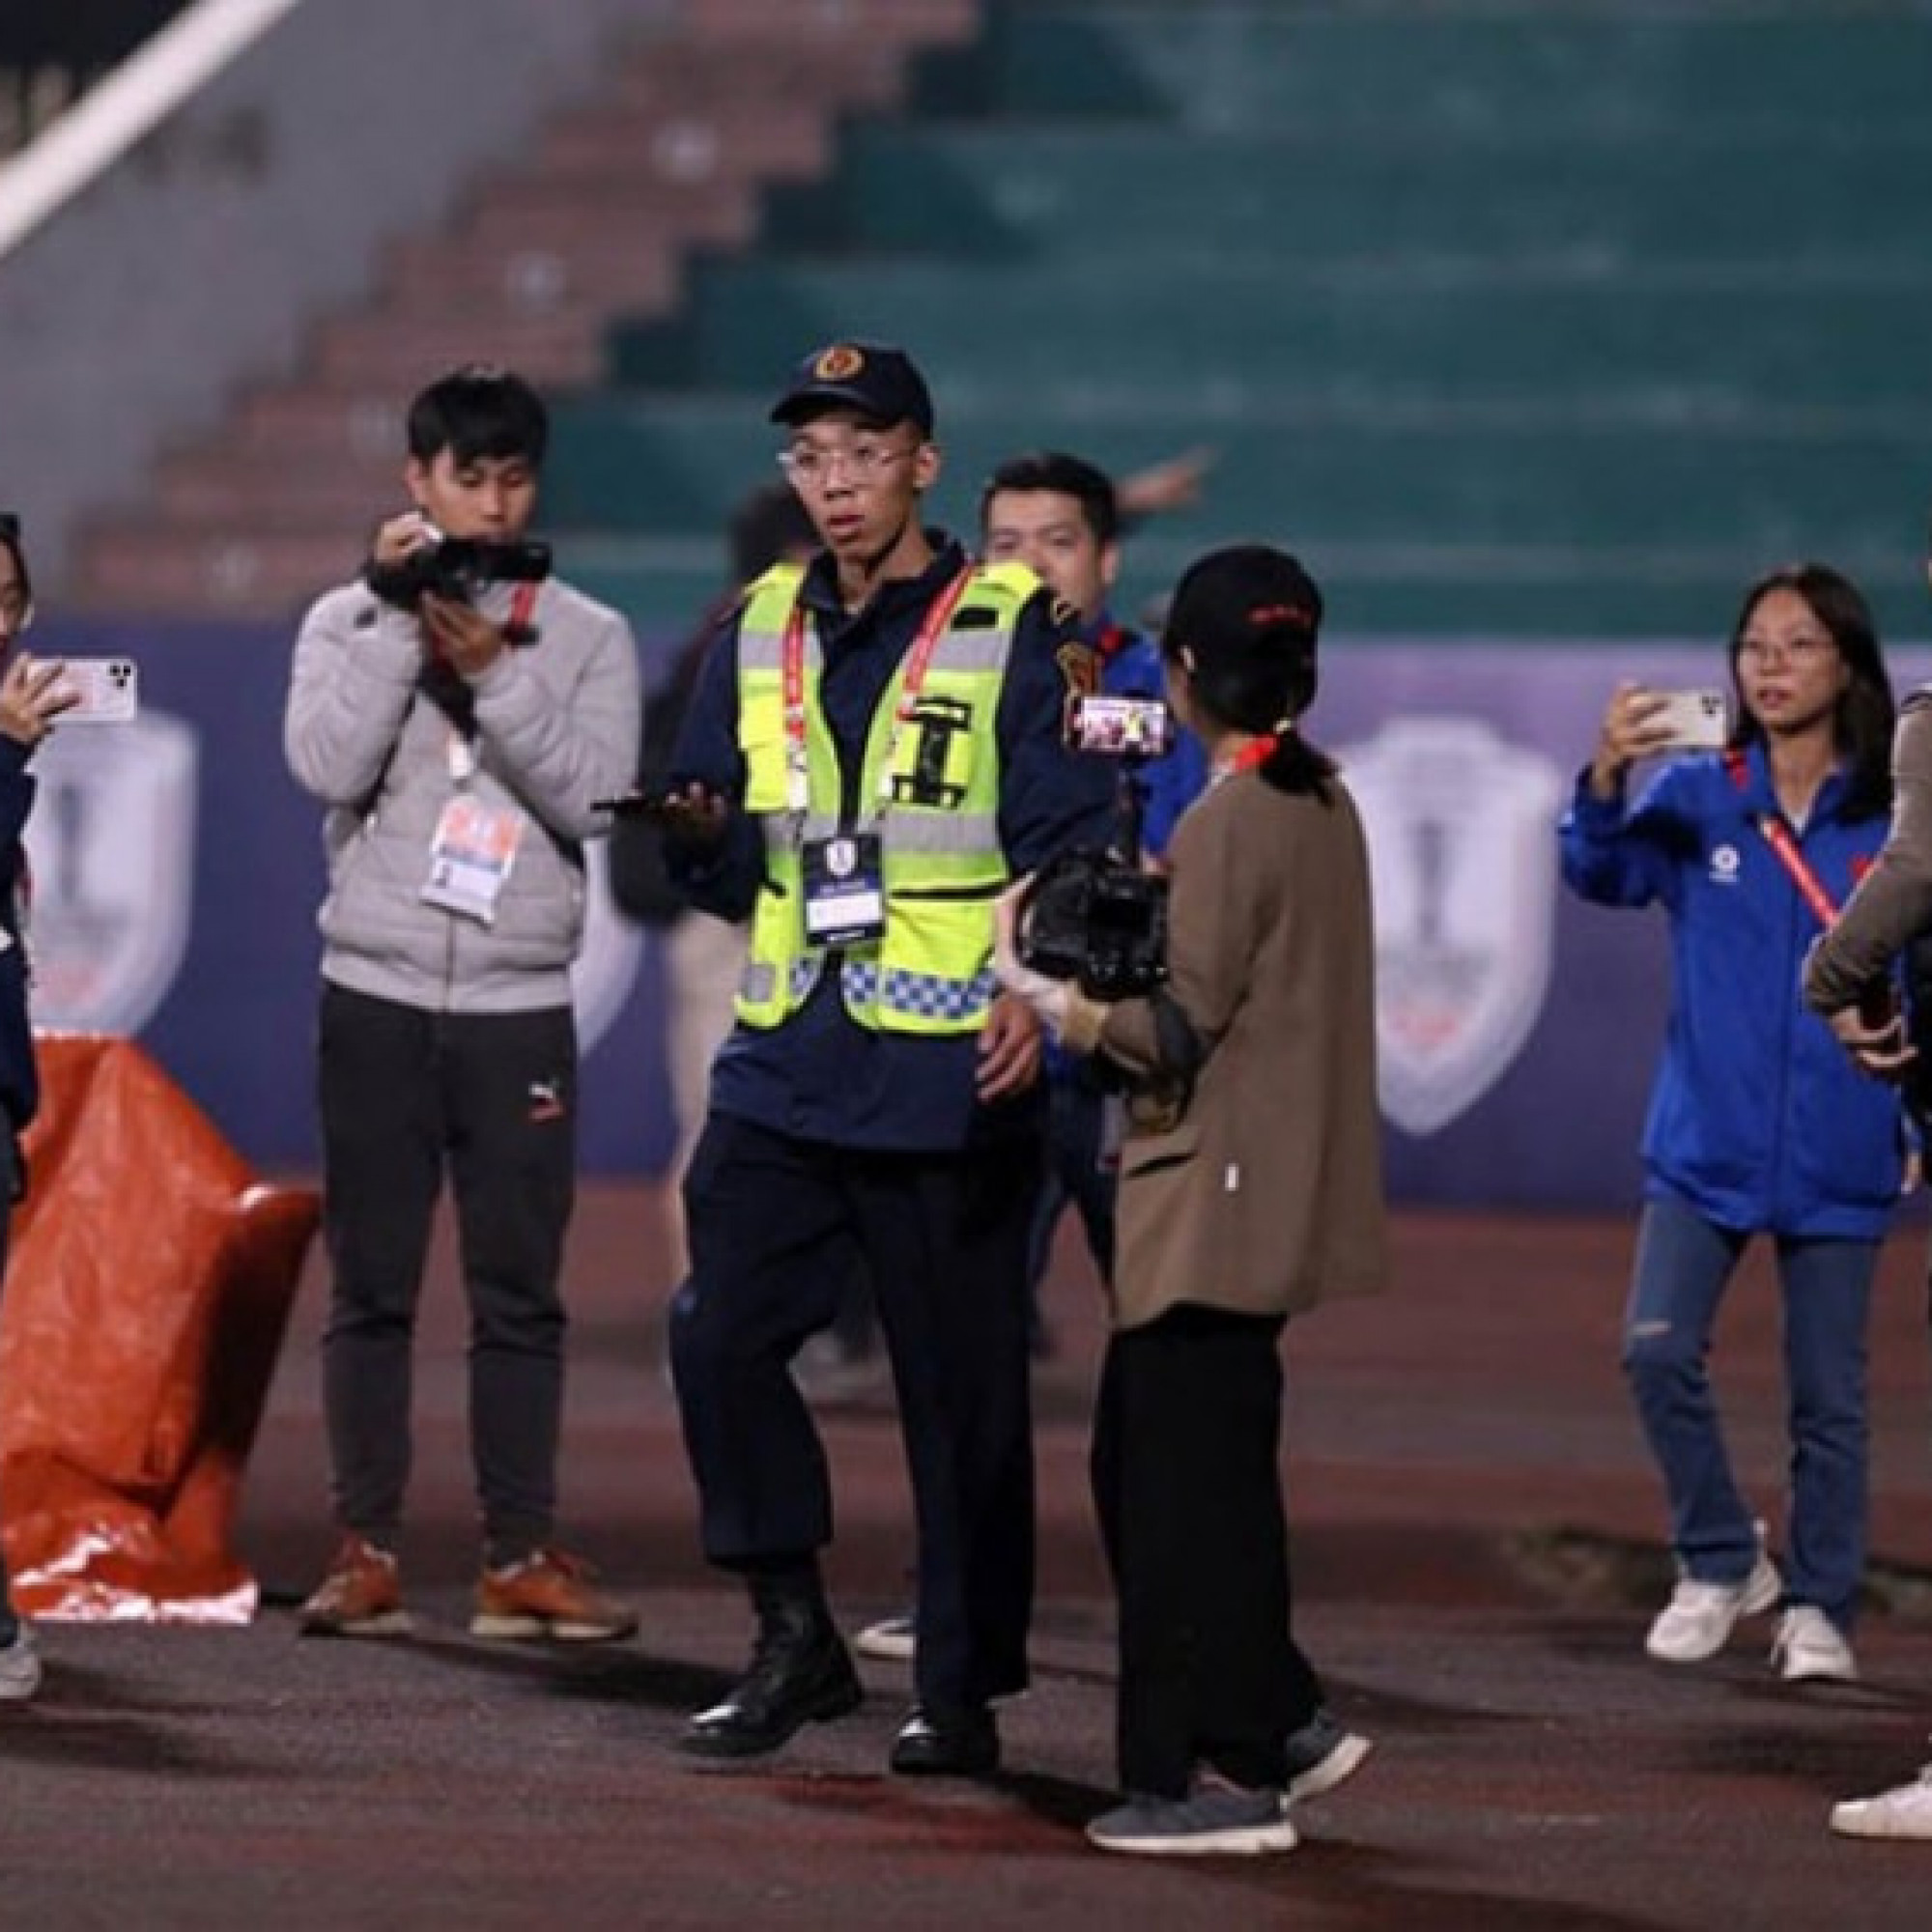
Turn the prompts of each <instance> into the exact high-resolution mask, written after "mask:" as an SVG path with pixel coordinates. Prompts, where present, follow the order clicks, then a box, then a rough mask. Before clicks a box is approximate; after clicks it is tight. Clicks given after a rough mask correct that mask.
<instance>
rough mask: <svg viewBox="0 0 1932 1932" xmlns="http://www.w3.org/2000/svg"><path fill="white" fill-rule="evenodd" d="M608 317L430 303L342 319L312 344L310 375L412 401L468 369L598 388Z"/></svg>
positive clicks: (585, 308)
mask: <svg viewBox="0 0 1932 1932" xmlns="http://www.w3.org/2000/svg"><path fill="white" fill-rule="evenodd" d="M602 323H603V311H602V310H601V309H600V308H598V307H596V306H595V305H593V304H591V303H587V302H582V301H577V300H574V299H573V300H570V301H567V302H565V303H563V304H561V305H559V306H558V307H557V308H555V309H553V310H551V311H550V312H549V313H547V314H543V315H513V314H497V315H487V314H485V315H478V314H466V313H464V312H462V311H460V310H458V311H452V310H451V309H450V308H449V307H448V306H447V305H445V304H438V303H430V304H425V305H424V306H423V307H421V308H419V309H418V308H412V309H410V310H400V309H393V308H392V309H388V310H385V311H384V312H383V313H381V314H373V315H372V314H360V315H349V316H341V317H337V318H335V319H334V320H332V321H328V322H325V323H323V324H322V325H321V327H319V328H318V329H317V330H316V331H315V334H314V337H313V338H312V344H311V354H310V364H309V366H310V369H311V370H312V372H313V374H314V375H315V376H316V377H317V378H318V379H319V380H320V381H321V382H323V383H324V384H340V383H346V382H351V381H354V382H355V383H358V384H362V383H366V384H371V385H373V386H374V387H375V388H377V389H389V390H392V391H393V392H394V393H396V394H397V395H401V396H405V397H407V396H410V395H412V394H414V392H415V391H416V390H417V389H419V388H421V387H422V386H423V385H424V384H426V383H430V382H433V381H434V380H435V379H436V378H437V377H438V376H440V375H442V374H443V373H444V372H445V371H447V370H450V369H453V368H456V367H458V366H459V365H461V364H463V363H467V362H497V363H502V364H504V365H506V366H508V367H509V368H512V369H515V370H518V371H519V372H520V373H522V374H523V375H525V376H526V377H528V378H529V380H530V381H531V382H532V383H534V384H536V385H537V386H538V387H539V388H566V387H572V386H576V385H579V384H586V383H590V382H593V381H595V380H596V378H597V376H598V375H599V374H600V373H601V370H602V360H603V358H602V353H601V334H602Z"/></svg>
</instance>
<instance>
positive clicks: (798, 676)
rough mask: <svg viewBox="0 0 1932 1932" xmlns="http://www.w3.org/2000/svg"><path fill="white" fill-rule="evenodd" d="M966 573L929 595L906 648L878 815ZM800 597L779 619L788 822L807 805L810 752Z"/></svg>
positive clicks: (801, 818)
mask: <svg viewBox="0 0 1932 1932" xmlns="http://www.w3.org/2000/svg"><path fill="white" fill-rule="evenodd" d="M972 577H973V572H972V569H971V567H970V566H969V567H968V568H967V569H965V570H962V571H961V572H960V573H959V575H958V576H957V577H955V578H954V579H953V580H952V582H951V583H949V584H948V585H947V586H946V588H945V589H944V590H942V591H941V592H940V593H939V595H938V596H937V597H935V598H934V599H933V601H932V603H931V605H930V606H929V607H928V608H927V610H926V613H925V616H924V619H923V621H922V622H921V624H920V627H919V632H918V635H917V636H916V637H915V638H914V639H913V641H912V649H911V650H910V651H909V652H908V653H907V655H906V661H905V673H904V676H903V678H902V679H901V681H900V685H899V701H898V704H897V706H896V707H895V710H894V713H893V728H892V734H891V736H890V737H889V738H888V739H887V741H886V755H885V760H884V763H883V764H882V765H881V767H880V771H879V798H878V805H879V815H880V816H881V817H882V818H883V817H884V816H885V812H886V808H887V807H888V806H889V805H891V803H892V798H893V784H892V775H893V768H894V766H895V764H897V762H898V751H899V741H900V739H901V738H902V737H903V736H904V734H905V727H906V725H907V724H908V723H909V722H910V720H911V718H912V715H913V712H914V710H915V709H916V708H917V707H918V704H919V697H920V694H921V692H923V690H924V689H925V674H926V672H927V670H928V669H930V668H931V665H932V659H933V654H934V653H935V652H936V651H937V650H938V649H939V642H940V639H942V638H944V637H945V635H946V632H947V629H948V627H949V626H950V625H951V624H952V613H953V611H956V610H957V609H958V608H959V600H960V598H962V597H963V596H965V594H966V586H967V584H968V583H969V582H971V581H972ZM801 592H802V586H801ZM805 616H806V612H805V599H804V596H803V594H801V595H799V596H796V597H794V598H793V599H792V606H791V615H790V616H789V617H787V618H786V619H785V630H784V647H783V656H782V659H781V674H782V677H783V694H784V733H785V808H786V810H788V811H789V812H790V814H791V817H792V822H793V823H794V825H801V826H802V825H803V824H804V823H805V819H806V814H807V813H808V812H809V811H810V809H811V754H810V744H809V741H808V738H807V731H806V708H805Z"/></svg>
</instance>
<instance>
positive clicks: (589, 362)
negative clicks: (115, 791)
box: [67, 0, 977, 614]
mask: <svg viewBox="0 0 1932 1932" xmlns="http://www.w3.org/2000/svg"><path fill="white" fill-rule="evenodd" d="M976 18H977V8H976V5H975V0H776V4H773V0H705V4H704V5H703V6H701V7H692V8H682V9H678V10H676V11H675V14H674V15H673V14H671V13H670V12H669V11H668V10H667V14H666V20H665V22H664V23H663V25H662V26H661V27H660V30H659V32H658V33H657V34H656V36H655V37H652V38H646V39H642V40H640V41H639V43H638V45H637V48H636V50H635V52H632V53H629V54H627V55H624V56H622V57H613V59H612V62H611V72H610V76H609V78H610V86H609V88H608V89H607V90H606V92H605V94H604V96H603V101H604V104H602V105H600V104H599V103H598V101H597V100H592V101H589V102H586V103H584V104H583V105H582V107H581V108H579V109H577V110H573V111H572V112H571V113H569V114H567V115H565V116H563V117H562V118H561V119H559V120H558V121H557V122H556V123H555V124H554V125H553V126H552V127H551V128H548V129H547V130H546V131H545V133H544V134H542V135H541V136H540V137H539V139H538V140H537V142H536V144H535V145H534V147H533V149H532V150H531V151H529V152H528V153H526V154H524V155H519V156H505V157H504V161H503V165H502V166H501V167H500V168H499V169H498V170H497V172H496V173H495V174H494V175H493V176H491V177H489V178H487V179H484V180H481V181H479V183H478V184H477V186H476V188H475V190H474V192H473V193H472V194H471V195H470V197H469V199H468V200H467V201H466V202H465V203H464V204H463V206H462V207H461V209H460V210H459V212H458V214H457V217H456V218H455V220H454V221H452V223H451V224H450V226H449V228H448V230H447V232H446V233H444V234H442V235H440V236H432V237H416V238H411V239H406V240H404V241H400V242H398V243H397V244H396V245H395V246H394V247H393V248H392V249H391V251H390V252H389V254H388V255H387V256H386V258H385V259H384V263H383V265H382V267H381V270H380V271H379V274H378V276H377V294H376V297H375V298H374V299H373V300H372V301H371V303H370V304H368V305H367V306H366V307H364V308H362V309H359V310H357V311H355V312H353V313H349V314H345V315H341V316H337V317H334V318H331V319H328V320H326V321H324V322H323V323H321V324H320V325H319V326H318V327H317V328H316V330H315V332H314V334H313V337H312V340H311V343H310V353H309V355H308V358H307V362H306V365H305V368H304V370H303V375H302V379H301V382H299V383H297V384H283V385H277V386H275V387H273V388H270V389H268V390H265V391H262V392H259V393H257V394H254V395H251V396H249V397H246V398H244V399H242V400H241V402H240V404H239V405H238V408H237V411H236V413H235V418H234V425H233V430H232V439H231V440H226V441H224V440H222V439H220V438H216V439H213V440H211V441H210V443H209V444H208V445H206V447H205V448H204V449H203V450H202V451H201V452H199V453H194V454H186V455H184V454H180V453H178V454H176V455H175V456H173V457H171V458H169V459H168V460H167V461H166V462H165V464H164V465H163V466H162V467H161V470H160V474H159V476H158V478H157V482H156V489H155V490H154V491H153V493H152V497H153V499H154V501H155V503H156V508H157V513H158V515H157V521H156V525H155V526H154V527H153V528H152V530H151V531H150V532H149V533H148V534H147V535H146V536H145V537H144V536H142V535H141V534H140V533H139V531H138V529H137V528H136V524H137V523H138V520H135V519H129V520H119V519H117V520H114V521H112V522H105V523H103V524H102V525H100V526H99V527H98V528H97V529H96V530H94V531H93V532H91V533H89V532H83V533H82V534H81V536H80V537H79V539H78V541H77V542H76V544H75V546H74V562H73V567H72V569H71V573H70V582H69V584H68V586H67V592H68V596H67V601H68V602H69V603H70V604H71V606H72V607H73V608H77V609H86V608H116V609H123V608H131V607H132V606H134V605H137V604H139V603H141V601H142V600H143V599H144V598H145V599H149V600H159V602H158V603H154V604H153V605H152V608H156V609H159V608H166V609H169V610H173V611H193V610H195V609H198V608H206V609H210V610H214V611H223V612H232V613H237V614H241V613H246V612H250V611H255V612H260V611H268V612H278V611H283V610H286V609H289V608H292V607H293V606H294V605H296V604H298V602H299V601H300V600H301V599H303V598H305V597H307V596H309V595H312V594H313V593H314V591H315V589H316V587H317V586H318V585H319V584H322V583H326V582H328V581H329V579H330V578H331V576H338V575H340V574H341V569H342V567H343V565H342V561H341V560H342V559H343V558H344V557H345V555H346V554H348V553H353V551H354V550H355V547H356V546H357V544H358V543H359V541H360V538H361V533H362V532H364V531H365V530H366V527H367V525H368V522H369V520H370V518H371V516H372V515H373V514H375V513H377V512H380V510H381V508H382V507H383V504H384V502H385V501H389V500H393V491H394V483H393V478H394V474H395V471H396V469H399V467H400V463H401V454H402V452H401V433H400V432H401V410H402V407H403V405H404V404H405V403H406V401H407V399H408V397H409V396H410V395H411V394H412V393H413V391H414V390H415V389H417V388H418V387H420V386H421V384H423V383H425V382H427V381H429V380H431V379H433V378H434V377H436V376H438V375H440V374H441V373H443V372H444V371H446V370H447V369H449V368H451V367H453V366H456V365H458V364H461V363H467V362H471V361H478V360H490V361H498V362H504V363H508V364H510V365H512V366H514V367H516V368H518V369H519V370H521V371H522V372H523V373H524V374H526V376H528V377H530V378H531V379H532V380H533V381H534V382H536V383H537V384H539V386H541V387H544V388H546V389H549V390H552V391H556V390H558V389H562V388H567V387H571V386H575V385H581V384H587V383H589V382H590V381H592V380H593V379H595V378H596V377H597V376H598V375H599V374H600V373H601V370H602V345H603V336H604V330H605V327H606V326H607V324H608V322H609V321H610V319H611V316H612V315H614V314H616V313H619V312H625V313H630V314H634V315H636V314H643V315H649V314H652V313H655V312H657V311H658V310H660V309H662V308H663V307H664V306H665V305H666V304H667V303H668V301H669V300H670V298H672V296H673V295H674V293H675V289H676V279H675V275H676V264H677V262H678V260H679V259H680V257H681V256H682V254H683V253H684V252H685V251H687V250H689V249H691V248H694V247H696V246H701V245H707V244H708V245H726V244H735V243H739V242H742V241H745V240H747V239H748V238H749V237H750V235H751V234H752V232H753V227H754V224H755V220H756V216H757V209H758V194H759V192H760V189H761V187H762V186H763V185H765V184H767V183H769V182H771V181H774V180H779V179H791V180H795V179H798V178H800V177H802V176H804V175H807V174H809V173H810V172H812V171H815V170H818V169H821V168H823V167H824V166H825V165H827V164H828V162H829V158H830V155H831V129H832V127H833V124H834V122H835V120H836V119H837V117H838V115H839V114H841V113H843V112H845V111H847V110H849V109H852V108H854V107H859V106H866V105H877V104H881V103H884V102H888V101H890V100H891V99H895V98H896V97H897V95H898V94H899V93H900V92H902V91H903V89H904V86H905V71H906V66H907V63H908V61H909V60H910V58H911V56H912V52H913V50H915V49H917V48H920V47H923V46H931V45H945V44H951V43H957V42H959V41H961V40H964V39H966V38H968V37H970V35H971V34H972V33H973V31H974V30H975V26H976ZM303 384H306V385H307V387H308V394H307V395H304V394H303V393H302V386H303ZM379 476H380V478H381V479H382V484H383V487H382V491H381V494H380V496H379V497H377V498H376V500H375V501H373V502H370V501H368V500H366V498H365V492H366V491H367V490H368V488H369V486H370V484H371V483H372V482H374V481H375V480H376V479H377V478H378V477H379ZM352 512H353V515H352ZM345 518H348V519H349V521H347V522H346V523H345V522H344V521H343V520H344V519H345ZM312 520H314V521H313V527H307V528H304V527H303V526H305V525H308V524H310V523H311V521H312ZM324 559H327V560H328V561H327V562H326V563H325V562H324V561H323V560H324ZM350 560H351V561H353V557H352V558H350Z"/></svg>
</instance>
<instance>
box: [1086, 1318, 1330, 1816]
mask: <svg viewBox="0 0 1932 1932" xmlns="http://www.w3.org/2000/svg"><path fill="white" fill-rule="evenodd" d="M1280 1332H1281V1323H1280V1322H1279V1321H1275V1320H1272V1319H1267V1318H1262V1317H1256V1316H1244V1315H1236V1314H1232V1313H1226V1312H1223V1311H1221V1310H1219V1309H1212V1308H1206V1307H1201V1306H1195V1305H1186V1306H1182V1307H1179V1308H1176V1309H1172V1310H1170V1311H1169V1312H1168V1313H1167V1314H1166V1315H1164V1316H1162V1317H1161V1318H1160V1319H1159V1320H1158V1321H1152V1322H1150V1323H1148V1324H1147V1325H1146V1326H1145V1327H1140V1328H1129V1329H1126V1330H1123V1331H1122V1332H1119V1333H1117V1334H1116V1335H1115V1336H1114V1337H1113V1338H1112V1340H1111V1341H1110V1342H1109V1343H1108V1345H1107V1353H1106V1359H1105V1361H1104V1363H1103V1364H1102V1367H1101V1372H1100V1395H1099V1404H1098V1409H1097V1413H1096V1415H1095V1418H1094V1454H1093V1477H1094V1503H1095V1505H1096V1507H1097V1509H1098V1513H1099V1519H1100V1533H1101V1536H1102V1539H1103V1540H1104V1542H1105V1545H1106V1549H1107V1560H1108V1562H1109V1564H1110V1565H1111V1566H1112V1568H1113V1572H1114V1583H1115V1587H1116V1589H1117V1591H1118V1592H1119V1596H1120V1704H1119V1735H1118V1740H1117V1743H1118V1749H1119V1756H1120V1776H1121V1783H1122V1788H1123V1789H1125V1790H1127V1791H1131V1792H1137V1793H1144V1794H1146V1795H1148V1796H1151V1797H1157V1798H1181V1797H1184V1796H1185V1795H1186V1793H1187V1790H1188V1787H1189V1784H1190V1782H1191V1780H1192V1777H1193V1774H1194V1771H1195V1768H1196V1767H1197V1766H1198V1765H1207V1766H1209V1767H1211V1768H1212V1769H1214V1770H1216V1771H1218V1772H1220V1773H1221V1774H1222V1776H1225V1777H1228V1778H1230V1779H1232V1780H1233V1781H1234V1782H1235V1783H1236V1784H1241V1785H1246V1786H1249V1787H1262V1786H1278V1785H1280V1784H1281V1783H1282V1782H1283V1781H1284V1777H1285V1775H1286V1764H1285V1759H1284V1753H1283V1746H1284V1745H1285V1743H1286V1741H1287V1739H1288V1736H1289V1734H1290V1733H1291V1732H1292V1731H1295V1730H1298V1729H1299V1728H1300V1727H1301V1726H1302V1725H1303V1724H1305V1723H1307V1722H1308V1720H1309V1719H1311V1718H1313V1717H1314V1716H1315V1714H1316V1712H1317V1710H1318V1709H1319V1708H1320V1707H1321V1685H1320V1684H1319V1683H1318V1682H1317V1681H1316V1677H1315V1673H1314V1671H1313V1670H1312V1669H1311V1668H1310V1667H1309V1663H1308V1660H1307V1659H1306V1658H1305V1657H1304V1656H1303V1655H1302V1654H1301V1651H1300V1650H1299V1648H1298V1647H1297V1646H1296V1644H1295V1641H1294V1637H1293V1632H1292V1628H1291V1623H1290V1602H1289V1577H1288V1524H1287V1519H1286V1516H1285V1513H1284V1510H1283V1507H1282V1494H1281V1472H1280V1465H1279V1463H1278V1461H1277V1458H1278V1457H1279V1454H1280V1439H1281V1397H1282V1374H1281V1357H1280V1353H1279V1337H1280Z"/></svg>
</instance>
